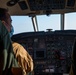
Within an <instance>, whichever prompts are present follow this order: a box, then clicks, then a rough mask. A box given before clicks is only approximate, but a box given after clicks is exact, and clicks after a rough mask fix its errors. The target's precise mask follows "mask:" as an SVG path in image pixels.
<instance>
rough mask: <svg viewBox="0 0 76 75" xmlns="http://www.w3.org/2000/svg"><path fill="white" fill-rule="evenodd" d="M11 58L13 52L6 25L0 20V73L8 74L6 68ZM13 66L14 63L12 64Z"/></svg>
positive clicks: (12, 58) (0, 74)
mask: <svg viewBox="0 0 76 75" xmlns="http://www.w3.org/2000/svg"><path fill="white" fill-rule="evenodd" d="M13 60H14V53H13V48H12V43H11V38H10V36H9V32H8V31H7V29H6V27H5V26H4V25H3V23H2V22H1V21H0V75H10V71H8V70H10V68H11V66H12V62H13ZM15 61H16V60H15ZM13 66H15V65H14V64H13ZM17 66H18V65H17Z"/></svg>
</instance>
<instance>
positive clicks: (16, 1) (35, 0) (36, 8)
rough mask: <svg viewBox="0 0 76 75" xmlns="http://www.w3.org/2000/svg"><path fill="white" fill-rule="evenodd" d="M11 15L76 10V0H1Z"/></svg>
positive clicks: (44, 13) (3, 6)
mask: <svg viewBox="0 0 76 75" xmlns="http://www.w3.org/2000/svg"><path fill="white" fill-rule="evenodd" d="M0 7H1V8H7V9H8V10H9V12H10V14H11V15H19V16H20V15H29V16H34V15H49V14H63V13H69V12H76V0H0Z"/></svg>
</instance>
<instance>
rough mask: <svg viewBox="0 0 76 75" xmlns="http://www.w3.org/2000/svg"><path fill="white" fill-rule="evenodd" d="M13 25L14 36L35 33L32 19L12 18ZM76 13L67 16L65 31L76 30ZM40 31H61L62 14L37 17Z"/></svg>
mask: <svg viewBox="0 0 76 75" xmlns="http://www.w3.org/2000/svg"><path fill="white" fill-rule="evenodd" d="M12 20H13V21H12V25H13V26H14V34H17V33H22V32H34V29H33V24H32V20H31V17H28V16H12ZM75 20H76V13H68V14H65V20H64V22H65V23H64V29H71V30H72V29H76V21H75ZM37 23H38V29H39V31H47V29H52V31H54V30H60V29H61V28H60V25H61V17H60V14H53V15H52V14H51V15H49V16H46V15H43V16H37Z"/></svg>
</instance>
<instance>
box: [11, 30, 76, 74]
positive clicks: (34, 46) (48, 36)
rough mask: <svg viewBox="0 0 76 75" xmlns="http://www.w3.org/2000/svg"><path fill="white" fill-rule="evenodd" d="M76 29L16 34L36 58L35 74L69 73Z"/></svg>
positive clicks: (18, 39)
mask: <svg viewBox="0 0 76 75" xmlns="http://www.w3.org/2000/svg"><path fill="white" fill-rule="evenodd" d="M75 37H76V31H75V30H63V31H51V32H29V33H21V34H17V35H14V36H13V37H12V40H13V41H16V42H18V43H20V44H22V45H23V46H24V48H25V49H26V50H27V51H28V52H29V54H30V55H31V56H32V58H33V60H34V73H35V75H50V74H54V75H55V73H56V75H57V74H58V75H59V74H61V75H62V74H63V73H69V70H70V66H71V54H72V48H73V44H74V39H75Z"/></svg>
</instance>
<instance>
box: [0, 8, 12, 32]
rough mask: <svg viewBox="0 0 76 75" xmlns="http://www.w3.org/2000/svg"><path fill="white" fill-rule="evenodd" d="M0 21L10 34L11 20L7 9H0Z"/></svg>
mask: <svg viewBox="0 0 76 75" xmlns="http://www.w3.org/2000/svg"><path fill="white" fill-rule="evenodd" d="M0 20H1V21H2V23H3V24H4V25H5V27H6V29H7V30H8V31H9V32H10V31H11V22H12V19H11V16H10V14H9V13H8V10H7V9H5V8H0Z"/></svg>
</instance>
